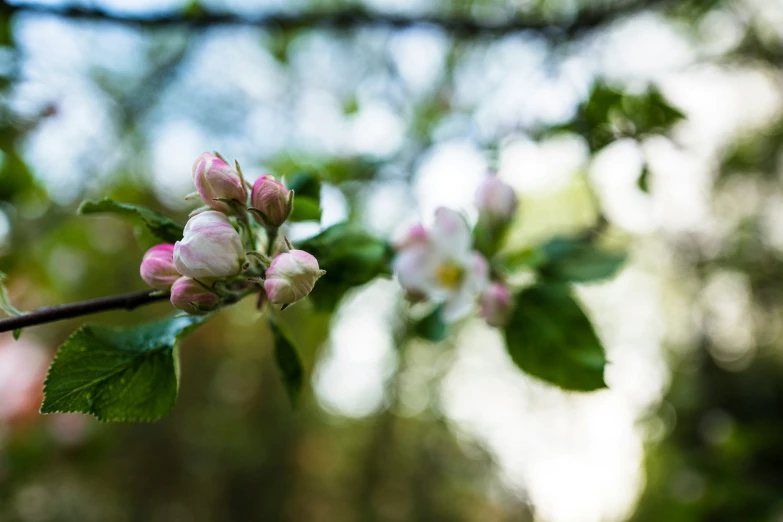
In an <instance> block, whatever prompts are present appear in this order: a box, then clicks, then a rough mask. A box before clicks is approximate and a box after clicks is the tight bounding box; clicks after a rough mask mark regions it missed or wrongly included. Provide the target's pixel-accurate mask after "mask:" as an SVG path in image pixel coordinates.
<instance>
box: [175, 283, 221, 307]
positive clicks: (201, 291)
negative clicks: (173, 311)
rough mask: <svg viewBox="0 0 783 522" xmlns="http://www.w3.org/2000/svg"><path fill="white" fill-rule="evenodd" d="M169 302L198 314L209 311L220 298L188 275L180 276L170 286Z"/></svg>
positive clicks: (216, 304) (217, 303) (218, 302)
mask: <svg viewBox="0 0 783 522" xmlns="http://www.w3.org/2000/svg"><path fill="white" fill-rule="evenodd" d="M171 304H172V305H174V308H177V309H178V310H183V311H185V312H187V313H189V314H193V315H198V314H205V313H207V312H211V311H212V310H214V309H215V308H217V307H218V305H219V304H220V298H219V297H218V296H217V295H216V294H215V293H213V292H210V291H209V290H207V289H206V288H204V287H203V286H202V285H200V284H199V283H198V282H196V281H194V280H193V279H191V278H189V277H180V278H179V279H177V280H176V281H174V286H172V287H171Z"/></svg>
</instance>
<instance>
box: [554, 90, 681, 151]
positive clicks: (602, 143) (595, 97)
mask: <svg viewBox="0 0 783 522" xmlns="http://www.w3.org/2000/svg"><path fill="white" fill-rule="evenodd" d="M684 118H685V115H684V114H683V113H682V112H681V111H680V110H679V109H677V108H676V107H674V106H672V105H671V104H670V103H669V102H668V101H667V100H666V98H665V97H664V96H663V94H661V92H660V91H658V90H657V89H655V88H654V87H653V88H650V89H648V91H647V92H645V93H641V94H629V93H626V92H623V91H621V90H618V89H615V88H613V87H611V86H609V85H607V84H605V83H602V82H596V83H595V84H594V85H593V88H592V90H591V91H590V95H589V96H588V98H587V99H586V100H585V101H583V102H582V104H581V105H580V106H579V108H578V109H577V114H576V117H575V118H574V119H573V121H572V122H570V123H568V124H565V125H560V126H556V127H554V128H552V129H551V131H550V133H556V132H560V131H563V130H567V131H570V132H576V133H578V134H581V135H582V136H584V137H585V138H586V139H587V141H588V144H589V146H590V150H591V151H592V152H597V151H599V150H600V149H602V148H604V147H606V146H607V145H609V144H610V143H612V142H613V141H615V140H617V139H620V138H624V137H630V138H634V139H640V138H644V137H645V136H649V135H651V134H666V133H667V132H668V131H669V130H670V129H671V127H672V126H674V125H675V124H676V123H678V122H679V121H681V120H683V119H684Z"/></svg>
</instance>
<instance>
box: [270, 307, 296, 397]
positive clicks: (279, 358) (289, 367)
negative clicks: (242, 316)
mask: <svg viewBox="0 0 783 522" xmlns="http://www.w3.org/2000/svg"><path fill="white" fill-rule="evenodd" d="M269 329H270V330H271V331H272V338H273V340H274V342H275V362H276V363H277V369H278V370H280V375H281V377H282V378H283V385H285V391H286V393H288V398H289V399H290V400H291V404H292V405H294V406H296V403H297V401H298V400H299V396H300V395H301V393H302V386H303V383H304V367H303V365H302V360H301V359H300V358H299V354H298V353H297V351H296V348H294V345H293V343H292V342H291V340H290V339H289V337H288V336H287V335H286V334H285V332H283V330H282V329H281V328H280V326H279V325H278V324H277V323H276V322H275V321H273V320H270V321H269Z"/></svg>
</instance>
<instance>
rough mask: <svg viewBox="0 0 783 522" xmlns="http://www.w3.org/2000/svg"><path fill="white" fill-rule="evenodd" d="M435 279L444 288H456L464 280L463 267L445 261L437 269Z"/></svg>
mask: <svg viewBox="0 0 783 522" xmlns="http://www.w3.org/2000/svg"><path fill="white" fill-rule="evenodd" d="M435 279H436V280H437V281H438V283H439V284H440V285H441V286H442V287H444V288H454V287H456V286H459V284H460V281H462V268H461V267H460V266H458V265H456V264H454V263H443V264H441V265H438V268H436V269H435Z"/></svg>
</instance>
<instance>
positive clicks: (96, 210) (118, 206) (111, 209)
mask: <svg viewBox="0 0 783 522" xmlns="http://www.w3.org/2000/svg"><path fill="white" fill-rule="evenodd" d="M79 213H80V214H102V213H111V214H118V215H120V216H124V217H129V218H132V219H137V220H139V221H141V222H142V223H143V224H144V225H145V226H146V227H147V228H148V229H149V230H150V232H152V233H153V234H154V235H155V237H157V238H158V239H160V240H162V241H165V242H167V243H174V242H176V241H179V240H180V239H182V230H183V226H182V225H180V224H179V223H177V222H176V221H174V220H173V219H171V218H170V217H168V216H166V215H165V214H162V213H161V212H158V211H156V210H152V209H149V208H146V207H142V206H139V205H130V204H127V203H117V202H116V201H114V200H112V199H109V198H103V199H102V200H100V201H85V202H84V203H82V205H81V207H79Z"/></svg>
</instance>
